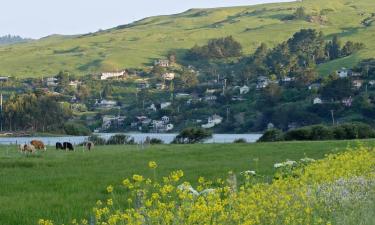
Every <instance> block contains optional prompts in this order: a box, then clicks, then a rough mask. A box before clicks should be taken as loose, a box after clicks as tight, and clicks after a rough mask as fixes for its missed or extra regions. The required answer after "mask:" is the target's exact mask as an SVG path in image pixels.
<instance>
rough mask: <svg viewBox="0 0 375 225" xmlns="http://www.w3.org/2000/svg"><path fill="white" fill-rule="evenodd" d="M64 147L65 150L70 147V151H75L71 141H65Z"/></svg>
mask: <svg viewBox="0 0 375 225" xmlns="http://www.w3.org/2000/svg"><path fill="white" fill-rule="evenodd" d="M63 147H64V149H65V150H66V149H68V150H69V151H74V146H73V144H72V143H70V142H64V143H63Z"/></svg>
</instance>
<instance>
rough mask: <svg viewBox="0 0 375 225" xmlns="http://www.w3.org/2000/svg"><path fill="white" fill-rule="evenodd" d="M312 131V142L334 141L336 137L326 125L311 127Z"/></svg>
mask: <svg viewBox="0 0 375 225" xmlns="http://www.w3.org/2000/svg"><path fill="white" fill-rule="evenodd" d="M310 130H311V133H310V138H311V140H332V139H333V137H334V135H333V130H332V129H331V128H329V127H327V126H324V125H315V126H311V127H310Z"/></svg>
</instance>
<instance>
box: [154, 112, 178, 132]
mask: <svg viewBox="0 0 375 225" xmlns="http://www.w3.org/2000/svg"><path fill="white" fill-rule="evenodd" d="M151 125H152V129H153V131H154V132H157V133H163V132H168V131H171V130H173V128H174V125H173V124H172V123H170V119H169V117H168V116H163V117H162V118H161V120H153V121H152V123H151Z"/></svg>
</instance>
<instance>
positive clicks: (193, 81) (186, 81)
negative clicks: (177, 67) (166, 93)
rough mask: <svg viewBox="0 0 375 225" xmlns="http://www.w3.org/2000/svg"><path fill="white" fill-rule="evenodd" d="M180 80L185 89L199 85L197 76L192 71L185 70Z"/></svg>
mask: <svg viewBox="0 0 375 225" xmlns="http://www.w3.org/2000/svg"><path fill="white" fill-rule="evenodd" d="M180 79H181V83H182V87H183V88H191V87H194V86H196V85H197V84H198V78H197V75H196V74H195V73H194V72H192V71H190V70H183V71H182V73H181V76H180Z"/></svg>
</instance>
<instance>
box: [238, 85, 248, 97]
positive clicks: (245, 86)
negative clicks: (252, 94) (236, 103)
mask: <svg viewBox="0 0 375 225" xmlns="http://www.w3.org/2000/svg"><path fill="white" fill-rule="evenodd" d="M249 91H250V88H249V87H248V86H247V85H244V86H242V87H240V95H246V94H247V93H249Z"/></svg>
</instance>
